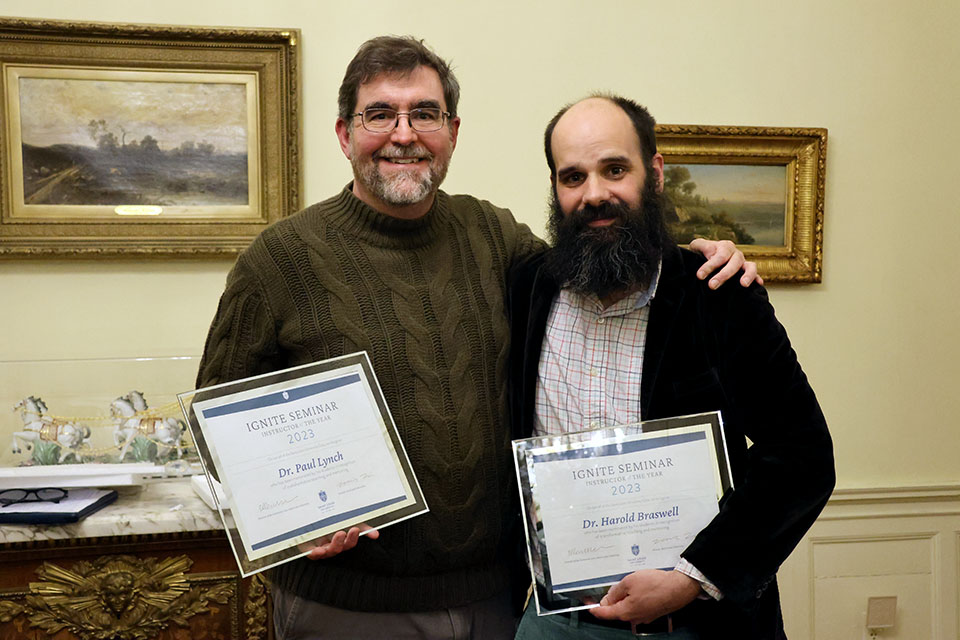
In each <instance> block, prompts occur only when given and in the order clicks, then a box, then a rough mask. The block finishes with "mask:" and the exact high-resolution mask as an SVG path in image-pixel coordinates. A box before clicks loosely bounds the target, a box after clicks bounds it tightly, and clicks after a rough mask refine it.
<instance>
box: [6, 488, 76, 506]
mask: <svg viewBox="0 0 960 640" xmlns="http://www.w3.org/2000/svg"><path fill="white" fill-rule="evenodd" d="M31 496H32V497H31ZM66 497H67V490H66V489H54V488H47V489H4V490H3V491H0V509H2V508H3V507H9V506H10V505H12V504H21V503H23V502H54V503H56V502H60V501H61V500H63V499H64V498H66Z"/></svg>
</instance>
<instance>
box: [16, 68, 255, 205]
mask: <svg viewBox="0 0 960 640" xmlns="http://www.w3.org/2000/svg"><path fill="white" fill-rule="evenodd" d="M156 75H157V77H156V78H152V77H150V74H144V73H142V72H141V73H140V74H139V75H138V79H137V80H129V79H125V78H116V79H112V78H109V77H100V78H84V77H82V76H81V77H21V78H20V79H19V86H18V90H19V98H20V139H21V148H22V163H23V202H24V204H25V205H108V206H118V205H158V206H161V207H195V206H218V205H241V206H242V205H247V204H248V202H249V199H250V195H249V192H250V180H249V171H248V162H249V158H248V114H247V102H248V99H247V98H248V97H247V87H246V86H245V85H244V84H242V83H230V82H193V81H191V82H182V81H176V80H177V77H176V74H171V73H169V72H158V73H157V74H156Z"/></svg>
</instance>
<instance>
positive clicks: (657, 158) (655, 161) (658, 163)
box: [651, 153, 663, 193]
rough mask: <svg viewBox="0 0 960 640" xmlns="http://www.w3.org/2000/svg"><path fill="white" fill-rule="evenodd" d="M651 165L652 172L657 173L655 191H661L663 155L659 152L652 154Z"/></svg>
mask: <svg viewBox="0 0 960 640" xmlns="http://www.w3.org/2000/svg"><path fill="white" fill-rule="evenodd" d="M651 165H652V166H653V172H654V173H656V174H657V193H663V156H662V155H660V154H659V153H655V154H653V158H651Z"/></svg>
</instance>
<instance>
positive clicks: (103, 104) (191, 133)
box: [19, 73, 247, 153]
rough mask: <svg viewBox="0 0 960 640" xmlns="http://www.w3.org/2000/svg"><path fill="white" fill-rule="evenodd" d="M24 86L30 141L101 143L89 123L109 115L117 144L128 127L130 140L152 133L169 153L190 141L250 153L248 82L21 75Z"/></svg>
mask: <svg viewBox="0 0 960 640" xmlns="http://www.w3.org/2000/svg"><path fill="white" fill-rule="evenodd" d="M158 76H161V77H166V78H170V77H171V74H169V73H166V74H158ZM19 89H20V123H21V139H22V140H23V142H24V143H26V144H31V145H35V146H39V147H45V146H49V145H53V144H76V145H83V146H89V147H92V146H96V141H95V140H94V139H93V138H92V137H91V136H90V131H89V128H88V126H87V125H88V123H89V122H90V121H91V120H104V121H105V122H106V124H107V129H108V130H109V131H110V132H112V133H113V134H114V135H115V136H116V137H117V142H118V143H119V142H121V141H122V140H123V139H124V131H126V140H125V141H126V143H127V144H129V143H131V142H133V141H134V140H136V141H137V142H139V141H140V140H142V139H143V138H144V137H145V136H147V135H150V136H153V137H154V138H155V139H156V140H157V142H158V143H159V145H160V148H161V149H164V150H170V149H174V148H176V147H179V146H180V145H181V144H182V143H183V142H186V141H193V142H195V143H200V142H207V143H210V144H213V145H214V146H215V147H216V150H217V151H218V152H221V153H223V152H227V153H243V152H245V151H246V150H247V108H246V92H247V88H246V86H245V85H243V84H233V83H226V82H223V83H214V82H140V81H129V80H99V79H97V80H87V79H68V78H26V77H21V78H20V83H19Z"/></svg>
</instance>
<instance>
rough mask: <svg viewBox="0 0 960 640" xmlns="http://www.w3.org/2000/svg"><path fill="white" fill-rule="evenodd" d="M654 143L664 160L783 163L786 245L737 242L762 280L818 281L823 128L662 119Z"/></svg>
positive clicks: (823, 177)
mask: <svg viewBox="0 0 960 640" xmlns="http://www.w3.org/2000/svg"><path fill="white" fill-rule="evenodd" d="M657 149H658V151H659V152H660V153H661V154H663V157H664V159H665V160H666V162H667V163H668V164H670V163H675V164H680V163H684V164H743V165H781V166H784V167H786V175H787V178H786V181H787V184H786V185H785V187H786V194H787V198H786V212H785V216H786V217H785V224H786V229H787V232H786V242H785V245H784V246H782V247H771V246H751V245H741V247H740V248H741V249H742V250H743V253H744V254H745V255H746V256H747V258H748V259H750V260H753V261H755V262H756V263H757V266H758V267H759V270H760V274H761V275H762V276H763V279H764V280H765V281H766V282H820V281H821V277H822V269H823V193H824V181H825V176H826V152H827V130H826V129H821V128H773V127H732V126H731V127H722V126H700V125H673V124H664V125H657Z"/></svg>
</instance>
